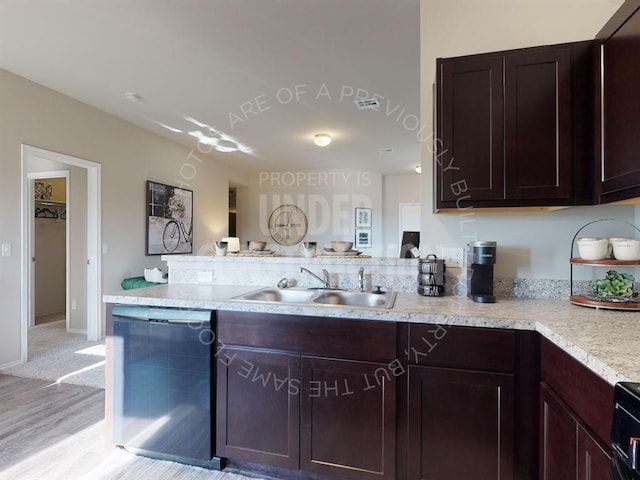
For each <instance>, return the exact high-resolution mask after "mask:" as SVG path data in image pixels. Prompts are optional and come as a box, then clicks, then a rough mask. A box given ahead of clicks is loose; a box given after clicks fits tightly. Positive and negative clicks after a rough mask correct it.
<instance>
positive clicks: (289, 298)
mask: <svg viewBox="0 0 640 480" xmlns="http://www.w3.org/2000/svg"><path fill="white" fill-rule="evenodd" d="M234 300H247V301H253V302H264V303H274V304H278V303H279V304H298V305H302V304H306V305H313V304H315V305H335V306H347V307H378V308H393V304H394V303H395V300H396V293H395V292H380V293H373V292H357V291H356V292H354V291H347V290H332V289H300V288H263V289H260V290H256V291H254V292H249V293H245V294H243V295H238V296H237V297H234Z"/></svg>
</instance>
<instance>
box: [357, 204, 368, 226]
mask: <svg viewBox="0 0 640 480" xmlns="http://www.w3.org/2000/svg"><path fill="white" fill-rule="evenodd" d="M356 228H371V209H370V208H361V207H358V208H356Z"/></svg>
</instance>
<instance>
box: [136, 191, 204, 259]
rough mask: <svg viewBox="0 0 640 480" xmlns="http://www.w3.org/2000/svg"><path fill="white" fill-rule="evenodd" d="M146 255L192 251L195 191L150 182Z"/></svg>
mask: <svg viewBox="0 0 640 480" xmlns="http://www.w3.org/2000/svg"><path fill="white" fill-rule="evenodd" d="M146 243H147V252H146V253H147V255H166V254H185V253H191V252H192V251H193V192H192V191H191V190H185V189H184V188H179V187H173V186H171V185H165V184H163V183H158V182H152V181H150V180H148V181H147V242H146Z"/></svg>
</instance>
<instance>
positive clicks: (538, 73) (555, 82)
mask: <svg viewBox="0 0 640 480" xmlns="http://www.w3.org/2000/svg"><path fill="white" fill-rule="evenodd" d="M504 68H505V76H504V95H505V101H504V104H505V119H504V125H505V135H504V137H505V167H504V168H505V191H506V198H507V199H566V200H569V199H570V198H571V194H572V182H573V178H572V175H571V171H572V168H571V163H572V153H571V142H572V138H571V132H572V125H571V50H570V49H569V48H553V49H547V48H540V49H536V51H534V52H529V53H521V54H511V55H507V56H505V67H504Z"/></svg>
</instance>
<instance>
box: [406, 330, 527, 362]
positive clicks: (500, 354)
mask: <svg viewBox="0 0 640 480" xmlns="http://www.w3.org/2000/svg"><path fill="white" fill-rule="evenodd" d="M407 354H408V357H409V362H410V363H416V364H418V365H430V366H434V367H439V366H440V367H448V368H464V369H473V370H499V371H507V372H513V371H514V369H515V364H516V332H515V331H514V330H500V329H497V328H474V327H455V326H449V325H420V324H411V325H410V326H409V348H408V350H407Z"/></svg>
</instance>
